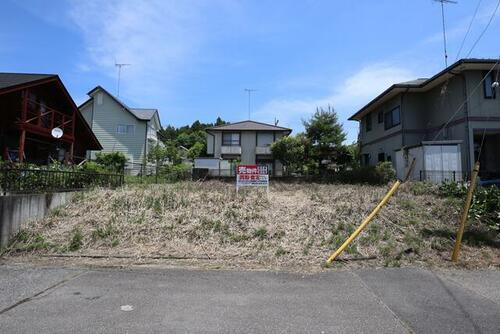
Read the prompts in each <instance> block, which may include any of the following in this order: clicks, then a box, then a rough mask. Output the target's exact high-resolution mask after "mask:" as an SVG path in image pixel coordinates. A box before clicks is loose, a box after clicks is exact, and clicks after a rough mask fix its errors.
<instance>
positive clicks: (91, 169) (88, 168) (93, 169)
mask: <svg viewBox="0 0 500 334" xmlns="http://www.w3.org/2000/svg"><path fill="white" fill-rule="evenodd" d="M81 170H82V171H83V172H88V173H104V172H106V170H105V168H104V166H102V165H100V164H98V163H97V162H95V161H87V162H85V164H83V166H82V167H81Z"/></svg>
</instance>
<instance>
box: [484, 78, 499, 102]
mask: <svg viewBox="0 0 500 334" xmlns="http://www.w3.org/2000/svg"><path fill="white" fill-rule="evenodd" d="M493 82H495V79H494V78H493V72H490V74H488V75H487V76H486V78H485V79H484V81H483V90H484V98H485V99H494V98H496V95H497V94H496V89H495V88H493V87H492V85H493Z"/></svg>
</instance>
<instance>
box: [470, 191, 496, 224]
mask: <svg viewBox="0 0 500 334" xmlns="http://www.w3.org/2000/svg"><path fill="white" fill-rule="evenodd" d="M469 216H470V217H471V218H473V219H475V220H477V221H479V222H481V223H484V224H486V225H487V226H488V228H490V229H491V230H493V231H495V232H497V233H500V188H498V187H496V186H491V187H487V188H485V187H481V188H479V189H477V190H476V192H475V194H474V199H473V201H472V207H471V209H470V212H469Z"/></svg>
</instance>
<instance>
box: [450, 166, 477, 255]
mask: <svg viewBox="0 0 500 334" xmlns="http://www.w3.org/2000/svg"><path fill="white" fill-rule="evenodd" d="M477 174H479V161H478V162H476V164H475V165H474V170H473V171H472V176H471V179H470V186H469V191H468V192H467V198H466V199H465V206H464V212H463V213H462V218H461V219H460V226H459V228H458V232H457V238H456V240H455V248H454V249H453V254H452V255H451V261H453V262H457V261H458V256H459V255H460V247H461V245H462V237H463V236H464V230H465V224H466V223H467V217H468V216H469V209H470V206H471V203H472V196H473V195H474V190H475V188H476V183H477Z"/></svg>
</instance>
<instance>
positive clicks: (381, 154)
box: [378, 153, 385, 162]
mask: <svg viewBox="0 0 500 334" xmlns="http://www.w3.org/2000/svg"><path fill="white" fill-rule="evenodd" d="M384 161H385V153H379V154H378V162H384Z"/></svg>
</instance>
